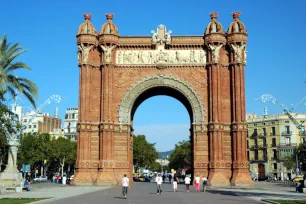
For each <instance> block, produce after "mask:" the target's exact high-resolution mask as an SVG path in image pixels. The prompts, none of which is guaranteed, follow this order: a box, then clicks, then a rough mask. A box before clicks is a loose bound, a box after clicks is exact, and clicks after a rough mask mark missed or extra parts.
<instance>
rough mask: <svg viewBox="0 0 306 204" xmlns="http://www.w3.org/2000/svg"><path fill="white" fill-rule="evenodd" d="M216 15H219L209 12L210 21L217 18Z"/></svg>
mask: <svg viewBox="0 0 306 204" xmlns="http://www.w3.org/2000/svg"><path fill="white" fill-rule="evenodd" d="M218 15H219V13H218V12H210V13H209V16H210V18H211V19H214V18H217V17H218Z"/></svg>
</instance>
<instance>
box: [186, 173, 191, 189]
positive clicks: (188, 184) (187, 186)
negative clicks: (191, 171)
mask: <svg viewBox="0 0 306 204" xmlns="http://www.w3.org/2000/svg"><path fill="white" fill-rule="evenodd" d="M190 181H191V178H190V177H189V176H186V177H185V185H186V191H187V192H189V186H190Z"/></svg>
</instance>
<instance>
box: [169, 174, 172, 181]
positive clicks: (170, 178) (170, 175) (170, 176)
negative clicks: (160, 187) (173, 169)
mask: <svg viewBox="0 0 306 204" xmlns="http://www.w3.org/2000/svg"><path fill="white" fill-rule="evenodd" d="M168 178H169V183H171V181H172V174H170V173H169V175H168Z"/></svg>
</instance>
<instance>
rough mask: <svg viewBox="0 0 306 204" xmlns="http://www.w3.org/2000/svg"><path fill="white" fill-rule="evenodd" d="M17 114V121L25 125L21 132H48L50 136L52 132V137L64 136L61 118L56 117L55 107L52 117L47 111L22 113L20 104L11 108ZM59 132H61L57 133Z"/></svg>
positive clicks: (22, 109)
mask: <svg viewBox="0 0 306 204" xmlns="http://www.w3.org/2000/svg"><path fill="white" fill-rule="evenodd" d="M13 112H15V113H16V114H17V115H18V118H19V121H20V122H21V124H22V125H26V127H25V129H24V130H23V133H35V132H36V133H49V134H50V135H51V136H52V134H53V133H54V138H58V137H59V136H64V132H63V130H62V120H61V119H60V118H58V110H57V108H56V110H55V114H54V117H52V116H49V114H48V113H38V114H37V115H36V116H35V117H34V118H33V116H34V115H35V112H34V111H31V112H29V113H24V108H23V107H22V106H16V108H15V110H13ZM59 132H62V133H61V134H59Z"/></svg>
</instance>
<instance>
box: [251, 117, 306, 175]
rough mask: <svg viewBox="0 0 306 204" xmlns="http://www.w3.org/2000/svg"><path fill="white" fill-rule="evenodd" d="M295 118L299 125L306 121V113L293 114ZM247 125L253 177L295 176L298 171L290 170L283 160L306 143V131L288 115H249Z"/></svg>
mask: <svg viewBox="0 0 306 204" xmlns="http://www.w3.org/2000/svg"><path fill="white" fill-rule="evenodd" d="M292 116H293V117H294V119H295V120H297V122H298V123H300V124H303V123H304V122H305V121H306V114H297V113H292ZM247 123H248V129H247V131H248V132H247V135H248V137H247V148H248V152H247V153H248V159H249V163H250V171H251V172H252V174H253V175H254V176H257V178H264V177H267V176H271V177H275V176H276V177H277V178H282V179H285V178H288V177H291V176H293V175H291V174H293V173H294V172H295V171H293V172H291V171H289V170H288V171H287V169H286V168H285V167H284V166H283V163H282V162H281V161H282V160H283V159H284V158H285V157H286V156H288V155H293V154H294V153H295V151H296V148H297V147H298V145H299V144H300V143H305V142H306V133H305V131H304V132H302V131H300V130H299V129H298V128H297V127H296V125H295V124H294V123H293V122H292V120H290V119H289V118H288V116H287V115H285V114H277V115H265V116H257V115H255V114H247Z"/></svg>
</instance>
